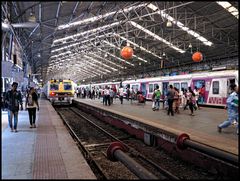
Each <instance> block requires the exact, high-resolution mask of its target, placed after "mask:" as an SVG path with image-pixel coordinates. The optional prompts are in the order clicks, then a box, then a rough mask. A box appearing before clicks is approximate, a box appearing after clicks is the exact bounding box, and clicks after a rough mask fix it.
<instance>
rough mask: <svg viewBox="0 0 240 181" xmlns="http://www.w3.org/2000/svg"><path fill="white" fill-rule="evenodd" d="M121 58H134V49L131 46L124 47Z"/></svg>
mask: <svg viewBox="0 0 240 181" xmlns="http://www.w3.org/2000/svg"><path fill="white" fill-rule="evenodd" d="M121 56H122V57H123V58H124V59H131V58H132V56H133V49H132V48H131V47H129V46H126V47H124V48H123V49H122V50H121Z"/></svg>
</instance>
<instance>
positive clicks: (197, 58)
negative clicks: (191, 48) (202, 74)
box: [192, 52, 203, 62]
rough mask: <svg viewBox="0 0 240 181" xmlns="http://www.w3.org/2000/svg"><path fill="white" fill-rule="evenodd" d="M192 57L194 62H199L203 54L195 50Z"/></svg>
mask: <svg viewBox="0 0 240 181" xmlns="http://www.w3.org/2000/svg"><path fill="white" fill-rule="evenodd" d="M192 59H193V61H194V62H200V61H202V59H203V55H202V53H201V52H195V53H194V54H193V55H192Z"/></svg>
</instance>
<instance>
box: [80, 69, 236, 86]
mask: <svg viewBox="0 0 240 181" xmlns="http://www.w3.org/2000/svg"><path fill="white" fill-rule="evenodd" d="M220 76H235V77H236V79H237V81H238V70H223V71H212V72H196V73H192V74H184V75H174V76H161V77H149V78H144V79H133V80H125V81H122V83H123V84H133V83H138V82H154V81H159V78H161V80H163V81H171V80H188V79H192V78H193V77H194V78H200V77H220ZM119 83H120V82H104V83H96V84H94V83H93V84H92V85H94V86H98V85H109V84H119ZM81 86H90V84H85V85H81ZM81 86H80V87H81Z"/></svg>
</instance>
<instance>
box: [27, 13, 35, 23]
mask: <svg viewBox="0 0 240 181" xmlns="http://www.w3.org/2000/svg"><path fill="white" fill-rule="evenodd" d="M28 21H29V22H32V23H36V17H35V15H34V13H33V12H32V11H31V13H30V16H29V17H28Z"/></svg>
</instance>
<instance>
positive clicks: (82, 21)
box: [57, 3, 147, 30]
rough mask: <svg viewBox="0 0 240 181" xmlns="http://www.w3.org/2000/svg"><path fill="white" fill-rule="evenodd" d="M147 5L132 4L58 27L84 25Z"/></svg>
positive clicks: (58, 28)
mask: <svg viewBox="0 0 240 181" xmlns="http://www.w3.org/2000/svg"><path fill="white" fill-rule="evenodd" d="M146 5H147V4H146V3H144V4H140V5H138V6H131V7H129V8H125V9H123V10H120V11H113V12H110V13H106V14H103V15H99V16H94V17H91V18H87V19H84V20H81V21H76V22H73V23H69V24H66V25H60V26H58V27H57V30H62V29H66V28H71V27H74V26H78V25H82V24H86V23H92V22H95V21H99V20H100V19H103V18H106V17H108V16H112V15H114V14H119V13H122V12H124V13H127V12H129V11H131V10H133V9H137V8H140V7H144V6H146Z"/></svg>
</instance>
